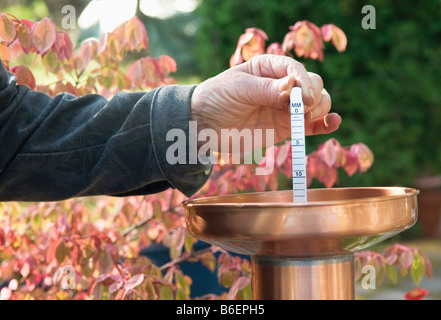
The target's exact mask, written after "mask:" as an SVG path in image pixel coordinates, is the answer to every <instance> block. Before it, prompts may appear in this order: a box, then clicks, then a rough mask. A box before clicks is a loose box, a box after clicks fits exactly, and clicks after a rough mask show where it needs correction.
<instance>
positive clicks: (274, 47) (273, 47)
mask: <svg viewBox="0 0 441 320" xmlns="http://www.w3.org/2000/svg"><path fill="white" fill-rule="evenodd" d="M266 53H268V54H277V55H281V56H283V55H285V52H284V51H283V50H282V46H281V45H280V43H278V42H273V43H271V44H270V45H269V46H268V48H266Z"/></svg>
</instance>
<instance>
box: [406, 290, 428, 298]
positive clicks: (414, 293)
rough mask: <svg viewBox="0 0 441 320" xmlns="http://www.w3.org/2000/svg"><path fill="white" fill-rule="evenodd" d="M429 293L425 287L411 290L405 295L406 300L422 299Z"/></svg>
mask: <svg viewBox="0 0 441 320" xmlns="http://www.w3.org/2000/svg"><path fill="white" fill-rule="evenodd" d="M428 294H429V291H427V290H426V289H423V288H417V289H413V290H410V291H409V292H407V293H406V294H405V295H404V298H405V299H406V300H421V299H423V298H424V297H425V296H427V295H428Z"/></svg>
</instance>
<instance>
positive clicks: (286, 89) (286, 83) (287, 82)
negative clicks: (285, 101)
mask: <svg viewBox="0 0 441 320" xmlns="http://www.w3.org/2000/svg"><path fill="white" fill-rule="evenodd" d="M291 89H292V82H291V81H290V78H289V77H287V79H286V80H285V81H283V83H282V85H281V88H280V92H286V93H288V94H289V93H290V92H291Z"/></svg>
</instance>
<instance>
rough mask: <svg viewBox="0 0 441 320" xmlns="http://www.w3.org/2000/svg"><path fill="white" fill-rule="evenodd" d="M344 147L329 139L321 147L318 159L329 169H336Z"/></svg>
mask: <svg viewBox="0 0 441 320" xmlns="http://www.w3.org/2000/svg"><path fill="white" fill-rule="evenodd" d="M341 149H342V147H341V145H340V143H339V142H338V141H337V140H336V139H333V138H332V139H329V140H327V141H326V142H325V143H324V144H322V145H320V146H319V150H318V152H317V155H318V157H319V158H320V160H322V161H323V162H324V163H326V165H327V166H328V167H329V168H332V167H334V165H335V164H336V162H337V159H338V158H339V156H340V155H339V153H340V151H341Z"/></svg>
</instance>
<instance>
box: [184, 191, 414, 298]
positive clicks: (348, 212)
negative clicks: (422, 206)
mask: <svg viewBox="0 0 441 320" xmlns="http://www.w3.org/2000/svg"><path fill="white" fill-rule="evenodd" d="M418 193H419V191H418V190H416V189H411V188H401V187H378V188H377V187H375V188H331V189H309V190H308V202H307V203H293V202H292V191H291V190H288V191H275V192H261V193H248V194H235V195H227V196H218V197H209V198H201V199H195V200H188V201H185V202H184V203H183V206H184V208H185V212H186V225H187V228H188V230H189V232H190V233H191V234H193V235H194V236H195V237H196V238H198V239H200V240H203V241H206V242H209V243H212V244H214V245H217V246H219V247H221V248H224V249H225V250H229V251H232V252H236V253H240V254H248V255H251V256H252V262H253V281H252V283H253V293H254V298H256V299H353V298H354V280H353V262H352V252H354V251H357V250H361V249H365V248H367V247H369V246H371V245H373V244H375V243H378V242H380V241H382V240H384V239H387V238H389V237H391V236H393V235H395V234H397V233H399V232H401V231H403V230H405V229H407V228H409V227H411V226H412V225H413V224H414V223H415V222H416V219H417V195H418ZM348 257H349V258H348Z"/></svg>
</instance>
